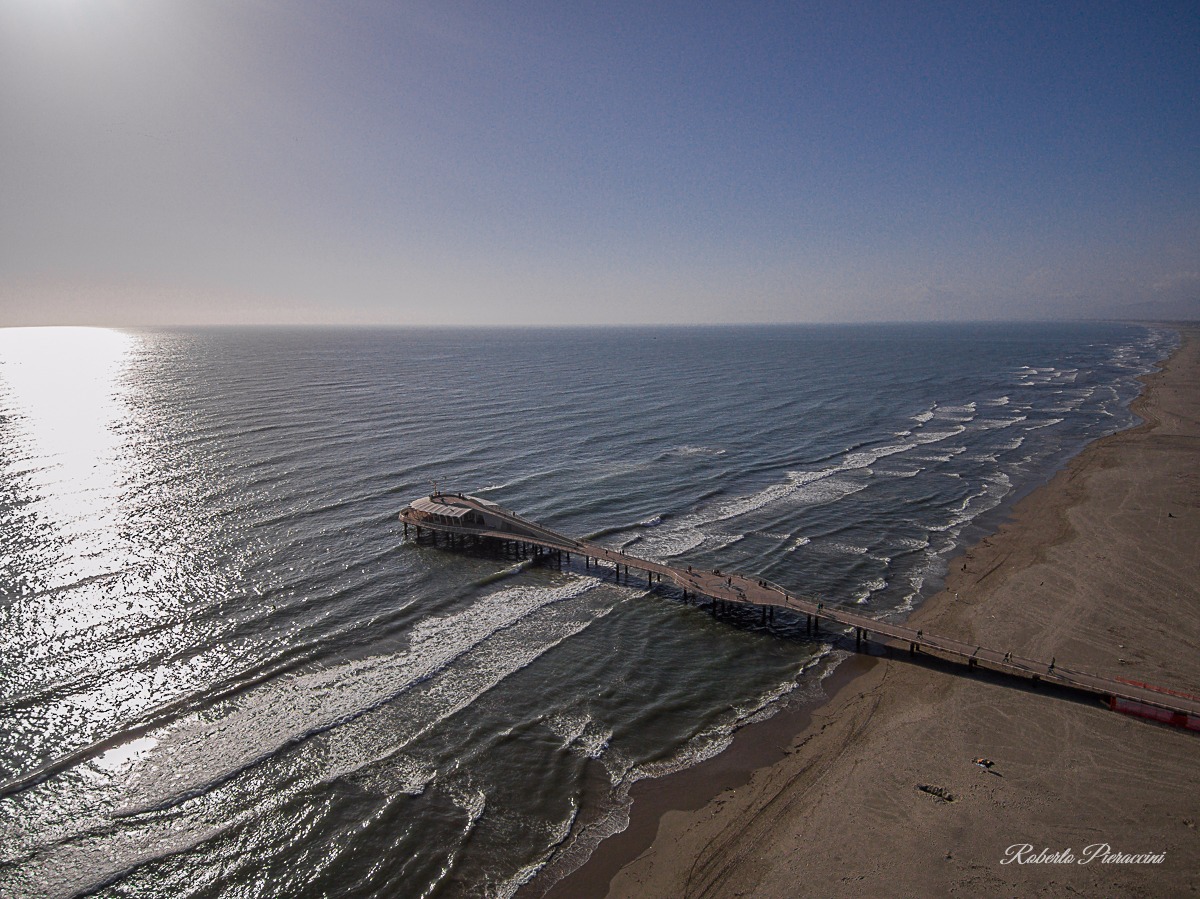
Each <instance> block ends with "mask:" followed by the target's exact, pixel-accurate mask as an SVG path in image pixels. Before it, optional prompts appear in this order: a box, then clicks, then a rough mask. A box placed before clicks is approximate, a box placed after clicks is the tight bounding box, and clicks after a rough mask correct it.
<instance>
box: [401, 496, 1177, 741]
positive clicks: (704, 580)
mask: <svg viewBox="0 0 1200 899" xmlns="http://www.w3.org/2000/svg"><path fill="white" fill-rule="evenodd" d="M400 520H401V521H402V522H403V523H404V532H405V535H406V536H407V535H408V533H409V529H410V528H415V529H416V536H417V537H418V538H419V537H421V535H422V534H423V533H424V532H425V531H429V532H431V533H432V534H433V535H434V539H435V540H436V539H437V536H436V535H438V534H442V535H444V536H445V537H446V539H447V541H448V542H449V544H450V545H452V546H453V545H455V544H456V543H457V544H459V545H464V544H465V542H466V541H469V540H475V541H502V542H504V543H505V544H507V545H510V546H512V547H513V548H514V549H515V551H516V552H517V553H518V554H520V553H526V554H531V555H540V554H544V553H555V554H558V556H559V558H562V557H563V556H565V558H566V560H567V561H568V562H570V560H571V555H572V554H575V555H576V556H579V557H580V558H582V559H583V564H584V567H585V568H590V567H591V566H593V565H595V566H601V565H606V566H608V565H611V566H612V568H613V570H614V571H615V572H616V574H617V576H618V577H620V575H621V572H622V569H624V574H625V577H626V578H627V579H628V577H629V572H630V570H634V571H637V572H640V573H641V574H643V575H645V577H646V585H647V587H651V586H653V585H654V584H655V583H660V582H662V580H663V579H664V578H665V579H666V580H667V581H669V582H670V583H672V584H674V585H675V586H676V587H678V588H679V589H680V590H682V591H683V596H684V599H685V600H686V599H688V598H696V599H699V598H701V597H705V598H707V599H709V600H710V601H711V602H712V603H713V605H712V609H713V614H717V613H718V612H719V611H721V610H722V609H729V608H733V607H736V606H750V607H756V608H758V609H759V610H760V614H761V616H762V620H763V621H769V620H773V618H774V615H775V610H776V609H785V610H787V611H789V612H792V613H794V614H797V615H803V616H805V624H806V627H807V629H808V630H809V631H810V632H812V633H819V632H820V629H821V627H822V625H825V626H830V625H837V626H839V627H842V628H847V629H849V630H851V631H853V633H854V642H855V646H856V647H857V648H859V649H861V648H863V646H864V644H867V643H869V642H870V641H875V642H876V643H880V644H882V645H883V646H885V647H888V648H889V650H890V649H893V648H899V649H900V650H901V651H904V650H905V649H907V651H908V652H909V653H910V654H912V655H914V656H915V655H917V654H920V653H928V654H931V655H935V656H938V657H941V658H943V659H947V660H950V661H955V662H959V663H961V664H964V665H966V666H967V668H968V669H971V670H974V669H977V668H986V669H988V670H991V671H996V672H1000V673H1003V674H1007V675H1012V676H1014V677H1019V678H1022V679H1024V680H1025V681H1026V682H1027V683H1029V684H1032V685H1035V686H1036V685H1037V684H1039V683H1046V684H1053V685H1054V686H1056V687H1062V688H1066V689H1069V690H1074V691H1078V692H1081V693H1086V694H1091V695H1093V696H1097V697H1100V698H1102V699H1103V700H1104V701H1105V702H1106V703H1107V704H1108V706H1109V708H1112V709H1115V710H1117V711H1121V712H1124V713H1126V714H1130V715H1135V716H1138V717H1142V718H1148V719H1150V720H1155V721H1159V722H1162V723H1165V724H1170V725H1173V726H1175V727H1182V728H1186V729H1188V730H1193V731H1200V698H1197V697H1194V696H1190V695H1188V694H1184V693H1178V692H1175V691H1172V690H1166V689H1162V688H1157V687H1153V686H1150V685H1148V684H1140V683H1136V682H1131V681H1124V680H1118V679H1115V678H1109V677H1102V676H1100V675H1095V674H1089V673H1087V672H1083V671H1078V670H1076V669H1073V668H1069V667H1064V666H1062V665H1059V664H1057V663H1056V660H1054V659H1051V660H1050V661H1045V660H1040V659H1030V658H1024V657H1022V656H1018V655H1015V654H1013V653H1012V652H1002V651H1000V650H997V649H991V648H989V647H984V646H977V645H975V644H971V643H964V642H962V641H961V640H955V639H952V638H949V637H941V636H938V635H936V634H929V633H925V632H924V631H923V630H921V629H918V628H912V627H908V626H906V625H903V624H892V623H889V622H884V621H878V620H876V619H874V618H871V617H869V616H867V615H863V614H862V613H860V612H857V611H854V610H851V609H847V608H845V607H841V606H835V605H829V604H826V603H824V602H821V601H819V600H817V599H813V598H811V597H806V596H802V595H799V594H795V593H792V592H790V591H788V590H786V589H785V588H783V587H781V586H779V585H777V584H773V583H771V582H770V581H767V580H765V579H763V578H757V577H752V576H747V575H743V574H738V573H736V572H732V571H724V570H722V569H715V568H714V569H711V570H699V569H696V568H693V567H692V566H690V565H688V566H686V567H683V568H678V567H675V566H671V565H665V564H663V563H661V562H654V561H651V560H649V559H642V558H639V557H638V556H633V555H630V554H628V553H623V552H620V551H618V550H613V549H608V548H607V547H604V546H601V545H599V544H598V543H593V542H591V541H588V540H579V539H576V538H574V537H568V536H565V535H563V534H559V533H557V532H556V531H552V530H550V529H549V528H546V527H543V526H542V525H539V524H537V523H536V522H533V521H529V520H528V519H525V518H521V517H520V516H519V515H516V514H515V513H513V512H511V511H509V510H507V509H504V508H501V507H500V506H498V505H496V504H495V503H492V502H489V501H488V500H483V499H479V498H478V497H473V496H467V495H465V494H462V493H434V494H432V495H430V496H429V497H426V498H422V499H419V500H416V501H414V502H413V503H412V504H411V505H409V506H408V507H406V508H405V509H404V510H403V511H401V513H400Z"/></svg>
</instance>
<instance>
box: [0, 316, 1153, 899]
mask: <svg viewBox="0 0 1200 899" xmlns="http://www.w3.org/2000/svg"><path fill="white" fill-rule="evenodd" d="M1174 341H1175V336H1174V334H1172V333H1171V332H1169V331H1162V330H1153V329H1146V328H1141V327H1133V326H1115V325H1088V326H1083V325H1076V326H1044V325H1039V326H1036V327H1035V326H886V327H885V326H878V327H875V326H872V327H821V328H801V327H795V328H771V329H765V328H764V329H760V328H743V329H695V330H692V329H629V330H622V329H616V330H561V331H560V330H544V331H353V330H347V331H306V330H214V331H166V332H134V331H126V332H123V331H109V330H102V329H36V330H21V329H10V330H6V331H0V521H2V527H0V708H2V709H3V713H4V714H3V718H2V719H0V766H2V768H3V778H2V779H3V780H4V782H5V783H6V784H7V788H6V791H5V795H4V797H3V798H0V893H3V894H4V895H15V896H70V895H75V894H77V893H80V892H85V891H89V890H90V891H98V892H99V894H100V895H104V896H222V897H225V896H229V897H241V896H278V895H288V896H321V895H339V896H343V895H344V896H372V895H380V896H394V895H401V896H425V895H463V894H469V895H508V894H511V893H512V892H513V891H514V890H515V889H516V888H517V887H518V886H519V885H520V884H521V883H523V882H525V881H527V880H528V879H529V878H530V877H532V876H533V875H534V874H535V873H537V872H538V871H539V870H541V869H543V868H547V867H549V868H552V869H553V870H554V871H555V872H563V871H566V870H569V869H570V868H571V867H572V866H574V865H575V864H578V862H580V861H582V860H583V859H584V858H586V855H587V853H588V852H589V851H590V850H591V848H592V847H593V846H594V845H595V844H596V842H597V841H598V840H599V839H600V838H602V837H603V836H604V835H606V834H607V833H610V832H612V831H613V830H615V829H617V828H619V827H621V826H623V823H624V820H625V814H626V811H627V807H628V791H629V787H630V785H631V784H632V783H633V782H635V781H636V780H637V779H639V778H642V777H646V776H652V775H655V774H659V773H663V772H666V771H670V770H675V769H677V768H680V767H683V766H686V765H689V764H692V763H694V762H695V761H696V760H698V759H701V758H705V757H708V756H710V755H712V754H713V753H715V752H718V751H719V750H720V749H721V748H723V747H724V746H725V745H727V744H728V741H729V739H730V735H731V733H732V732H733V731H734V730H735V729H736V728H737V727H738V726H739V725H740V724H742V723H744V722H746V721H748V720H752V719H754V718H756V717H760V716H763V715H768V714H771V713H772V711H773V710H774V709H776V708H778V706H779V704H780V703H781V702H789V701H797V700H803V698H805V697H809V696H813V695H815V694H816V691H817V683H818V680H819V678H820V676H821V675H822V673H824V672H825V671H826V669H827V667H828V663H829V661H830V656H829V648H828V646H827V645H823V644H820V643H814V642H812V641H811V640H810V639H809V638H807V637H806V636H805V635H804V633H803V622H802V621H801V622H800V623H799V625H797V622H796V621H795V620H792V619H788V618H786V617H785V616H783V615H780V616H778V617H777V618H776V621H775V623H774V625H773V626H772V627H771V628H770V629H767V628H765V627H764V626H763V625H761V623H760V622H759V620H758V616H757V615H754V614H753V613H750V612H743V613H741V614H740V615H735V616H734V617H733V619H732V620H728V619H723V620H714V619H713V618H712V617H710V616H709V615H708V614H706V612H705V611H704V610H703V609H701V608H697V607H695V606H691V605H685V604H683V603H681V602H680V601H679V597H678V595H676V594H673V593H672V592H671V591H669V590H666V589H658V590H655V591H653V592H647V590H646V589H645V586H644V584H639V583H638V582H637V581H636V579H635V580H634V581H632V582H629V583H626V582H624V581H622V582H620V583H617V582H614V581H613V580H612V577H611V574H609V575H608V576H607V578H602V577H597V576H596V574H597V572H595V571H594V570H583V569H581V568H579V567H568V568H566V569H563V570H558V569H557V568H549V567H525V566H517V565H516V563H515V560H513V559H507V558H500V557H495V556H488V555H484V554H460V553H450V552H447V551H446V550H444V549H438V548H434V547H431V546H427V545H420V546H418V545H415V544H413V543H408V542H405V541H404V540H403V538H402V529H401V527H400V524H399V522H398V521H397V520H396V513H397V512H398V511H399V509H400V508H401V507H402V506H403V505H405V503H406V502H407V501H408V500H410V499H413V498H415V497H417V496H420V495H423V494H426V493H428V492H429V491H430V489H431V487H432V486H433V484H435V483H436V484H437V485H438V486H439V487H441V488H442V489H446V490H462V491H465V492H468V493H474V494H477V495H480V496H484V497H487V498H489V499H491V500H494V501H496V502H499V503H501V504H502V505H505V506H507V507H509V508H511V509H513V510H515V511H517V512H519V513H520V514H522V515H525V516H527V517H530V518H533V519H535V520H538V521H541V522H543V523H545V524H547V525H548V526H550V527H553V528H555V529H557V530H560V531H562V532H564V533H567V534H572V535H576V536H593V535H595V536H598V538H599V539H600V540H601V541H602V542H605V543H607V544H609V545H611V546H614V547H623V548H625V549H627V550H628V551H630V552H633V553H635V554H640V555H645V556H648V557H652V558H657V559H663V560H671V561H673V562H676V563H685V564H693V563H694V564H697V565H715V566H720V567H722V568H728V569H731V570H740V571H743V572H746V573H751V574H756V575H760V576H763V577H766V578H769V579H771V580H773V581H776V582H778V583H780V584H783V585H786V586H788V587H789V588H792V589H794V590H796V591H799V592H805V593H809V594H818V595H820V596H821V597H823V598H825V599H827V600H828V601H833V602H845V603H857V604H860V605H861V606H862V608H863V609H865V610H867V611H868V612H869V613H871V614H873V615H877V616H880V617H888V616H902V615H903V614H904V613H905V612H906V611H907V610H909V609H910V608H912V606H913V604H914V603H916V602H919V601H920V599H921V597H923V596H926V595H928V594H929V593H930V592H931V591H932V590H934V589H935V588H936V586H937V584H938V582H939V579H940V577H941V576H942V574H943V573H944V570H945V564H946V560H947V557H948V556H949V555H950V554H951V553H953V552H954V550H955V548H956V547H958V546H960V545H961V544H962V543H963V542H964V541H965V540H968V539H970V538H971V537H972V536H973V535H974V534H977V533H978V532H979V531H980V529H983V528H986V527H990V526H991V525H993V524H994V523H995V520H996V517H997V516H998V515H1000V514H1002V513H1003V511H1004V508H1005V507H1006V504H1007V503H1009V502H1011V500H1012V499H1013V497H1015V496H1017V495H1019V494H1020V493H1021V492H1023V491H1027V490H1028V489H1031V488H1032V487H1033V486H1034V485H1036V484H1037V483H1040V482H1041V481H1043V480H1044V479H1045V478H1046V477H1047V476H1048V474H1049V473H1051V472H1052V471H1053V470H1054V469H1055V468H1056V467H1057V466H1059V465H1061V464H1062V463H1063V462H1064V461H1065V460H1066V459H1068V458H1069V457H1070V456H1072V455H1073V454H1074V453H1076V452H1077V451H1078V450H1079V449H1080V448H1081V447H1082V446H1083V445H1084V444H1085V443H1086V442H1088V441H1090V440H1092V439H1094V438H1095V437H1097V436H1100V435H1102V434H1105V433H1109V432H1112V431H1114V430H1117V429H1119V428H1121V427H1125V426H1127V425H1128V424H1130V423H1131V422H1132V417H1131V415H1130V413H1129V412H1128V403H1129V401H1130V399H1131V398H1132V397H1133V396H1134V395H1136V392H1137V384H1136V380H1135V378H1136V376H1137V375H1139V374H1141V373H1144V372H1146V371H1148V370H1150V369H1151V368H1152V367H1153V365H1154V364H1155V363H1156V362H1157V361H1158V360H1160V359H1161V358H1162V357H1163V356H1165V355H1166V353H1167V352H1168V351H1169V349H1170V348H1171V347H1172V346H1173V345H1174Z"/></svg>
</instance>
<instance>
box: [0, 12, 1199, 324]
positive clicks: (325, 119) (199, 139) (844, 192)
mask: <svg viewBox="0 0 1200 899" xmlns="http://www.w3.org/2000/svg"><path fill="white" fill-rule="evenodd" d="M1198 48H1200V6H1197V4H1196V2H1195V0H1190V2H1170V0H1161V2H1150V0H1144V2H1129V3H1111V2H1105V0H1090V2H1084V3H1055V2H1037V3H1022V2H1017V0H1005V2H999V3H984V2H969V0H960V2H946V3H926V2H920V0H909V2H900V0H897V2H856V0H844V2H834V0H824V2H803V0H797V2H790V3H784V2H770V0H761V2H728V3H722V2H704V0H689V2H679V3H675V2H653V0H640V2H630V3H626V2H622V0H606V2H603V3H600V2H588V0H578V2H562V0H558V2H524V0H508V2H500V3H497V2H478V3H476V2H460V0H434V2H421V0H417V2H403V0H391V2H382V0H378V2H377V0H337V2H333V0H325V2H311V0H0V325H57V324H86V325H110V326H139V325H141V326H158V325H206V324H274V323H278V324H311V325H321V324H346V325H373V324H379V325H580V324H657V323H681V324H719V323H743V322H744V323H774V322H779V323H789V322H850V321H901V320H903V321H910V320H918V321H924V320H928V321H948V320H1007V319H1074V318H1192V319H1195V318H1200V49H1198Z"/></svg>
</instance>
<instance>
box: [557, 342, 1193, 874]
mask: <svg viewBox="0 0 1200 899" xmlns="http://www.w3.org/2000/svg"><path fill="white" fill-rule="evenodd" d="M1181 333H1182V334H1183V338H1184V339H1183V343H1182V345H1181V347H1180V349H1179V350H1178V351H1177V352H1176V353H1175V354H1174V356H1172V358H1171V359H1170V360H1169V361H1168V362H1167V363H1166V365H1165V367H1164V370H1163V371H1162V372H1159V373H1156V374H1154V375H1151V376H1149V377H1148V378H1147V379H1146V382H1147V383H1146V389H1145V390H1144V392H1143V394H1142V396H1141V398H1139V400H1138V401H1137V402H1136V403H1135V406H1134V408H1135V410H1136V411H1138V413H1139V414H1140V415H1141V416H1142V417H1143V418H1144V419H1145V423H1144V424H1142V425H1141V426H1139V427H1136V428H1133V429H1130V430H1128V431H1124V432H1122V433H1120V434H1115V435H1113V436H1111V437H1108V438H1105V439H1103V440H1100V441H1097V442H1096V443H1094V444H1092V445H1091V446H1089V447H1088V448H1086V449H1085V450H1084V451H1083V452H1082V453H1081V454H1080V455H1079V456H1078V457H1077V458H1076V459H1075V460H1073V461H1072V462H1071V464H1069V465H1068V466H1067V467H1066V468H1064V469H1063V470H1062V471H1060V472H1059V473H1058V474H1057V475H1056V476H1055V477H1054V478H1053V479H1052V480H1051V482H1050V483H1049V484H1047V485H1045V486H1044V487H1042V488H1039V489H1038V490H1036V491H1034V492H1033V493H1031V494H1030V495H1029V496H1027V497H1026V498H1025V499H1023V500H1022V501H1021V502H1020V503H1018V504H1017V505H1016V507H1015V508H1014V510H1013V514H1012V516H1011V518H1010V520H1009V521H1008V523H1006V524H1005V525H1003V526H1002V527H1001V528H1000V529H999V530H998V531H997V533H995V534H994V535H992V536H990V537H987V538H985V539H983V540H982V541H980V543H978V544H977V545H976V546H974V547H972V548H971V550H969V551H968V552H967V553H965V554H964V555H963V556H962V557H961V558H959V559H958V560H956V561H955V562H953V563H952V564H951V566H950V573H949V574H948V576H947V579H946V586H945V589H944V590H943V591H942V592H941V593H940V594H938V595H937V596H935V597H932V598H931V599H929V600H928V601H926V602H925V603H924V604H923V605H922V606H921V607H920V609H918V610H917V612H915V613H914V614H913V616H912V617H911V618H910V621H912V622H914V623H920V624H921V625H922V626H923V627H925V628H926V629H928V630H929V631H930V632H936V633H939V634H944V635H946V636H951V637H957V638H960V639H963V640H966V641H970V642H978V643H982V644H984V645H990V646H995V647H998V648H1002V647H1004V648H1006V647H1010V646H1011V647H1012V648H1013V650H1014V651H1015V652H1017V653H1019V654H1021V655H1025V656H1029V657H1033V658H1040V657H1044V658H1045V659H1046V660H1047V661H1048V660H1050V659H1051V658H1054V659H1056V660H1057V662H1058V664H1060V665H1069V666H1070V667H1072V668H1077V669H1081V670H1086V671H1091V672H1094V673H1097V674H1104V675H1108V676H1117V677H1125V678H1130V679H1134V680H1138V681H1143V682H1148V683H1151V684H1155V685H1159V686H1166V687H1170V688H1173V689H1177V690H1183V691H1186V692H1189V693H1193V694H1200V587H1198V585H1200V330H1197V329H1195V328H1183V329H1181ZM843 667H845V666H843ZM831 685H832V686H833V687H835V689H833V690H831V692H832V693H833V696H832V698H831V699H830V701H829V702H827V703H826V704H824V705H822V706H820V707H818V708H817V709H815V710H809V711H805V712H802V713H801V712H796V713H794V715H793V716H791V717H784V716H781V720H779V721H776V722H774V725H772V722H766V724H765V725H763V726H762V728H760V731H759V732H758V734H757V735H756V733H755V732H753V731H751V732H748V733H746V734H743V735H739V739H738V741H736V742H735V745H734V747H733V748H731V749H730V750H728V751H727V752H726V753H724V754H723V756H719V757H718V758H717V759H714V760H711V762H710V763H706V766H708V767H707V768H706V767H705V766H700V768H699V769H694V772H693V773H691V774H690V779H689V776H687V773H686V772H685V773H684V775H685V776H678V777H676V778H675V779H672V778H666V779H664V782H663V783H662V784H658V785H653V784H650V785H647V786H645V787H642V789H641V790H640V791H639V794H635V805H634V812H633V820H632V824H631V828H630V830H629V831H627V833H626V834H625V835H622V836H621V837H616V838H613V839H610V840H608V841H606V843H604V844H602V845H601V847H600V848H599V849H598V850H597V852H596V853H595V855H594V856H593V858H592V859H591V860H590V861H589V862H588V863H587V864H586V865H585V866H584V867H583V868H581V869H580V870H579V871H578V872H576V874H575V875H574V876H572V877H570V878H568V879H566V880H564V881H563V882H562V883H560V884H559V885H558V888H557V889H555V890H554V891H553V893H554V894H555V895H560V896H590V895H595V896H602V895H605V894H607V895H609V896H611V897H658V896H663V897H666V896H670V897H678V896H765V897H775V896H778V897H785V896H786V897H792V896H798V895H820V896H841V895H847V896H849V895H854V896H858V895H862V894H867V895H1022V896H1026V895H1035V896H1040V895H1045V896H1051V895H1053V896H1058V895H1063V894H1068V895H1069V894H1075V893H1078V894H1083V895H1107V896H1164V895H1193V894H1197V893H1200V735H1197V734H1193V733H1188V732H1185V731H1180V730H1175V729H1171V728H1167V727H1163V726H1160V725H1154V724H1150V723H1148V722H1143V721H1140V720H1137V719H1133V718H1129V717H1126V716H1123V715H1120V714H1117V713H1114V712H1111V711H1109V710H1108V709H1107V708H1105V707H1103V706H1102V705H1101V704H1100V703H1098V702H1095V701H1088V700H1080V699H1073V698H1070V697H1068V696H1066V695H1064V694H1061V693H1055V692H1052V691H1048V690H1046V689H1044V688H1043V689H1042V690H1034V689H1029V688H1027V687H1024V686H1020V685H1018V684H1017V683H1016V682H1015V681H1012V680H1007V679H1005V678H1002V677H997V676H991V675H986V674H980V675H974V676H971V675H966V674H963V673H962V672H961V669H959V668H954V667H952V666H943V665H939V664H937V663H935V662H931V661H930V660H928V659H918V661H917V662H916V663H914V662H912V661H910V660H908V659H907V658H906V657H904V656H903V655H901V654H897V655H896V656H895V657H894V658H890V659H860V660H858V661H857V662H856V663H855V665H854V666H853V668H847V671H846V672H845V673H843V674H842V675H841V676H836V675H835V677H834V678H831ZM785 715H786V713H785ZM789 728H790V729H789ZM760 743H768V744H770V746H769V747H768V748H769V752H766V754H765V755H764V749H763V746H762V745H760ZM980 756H982V757H987V758H989V759H991V760H992V761H993V762H994V765H993V767H992V768H991V769H985V768H983V767H980V766H978V765H975V764H973V763H972V760H973V759H975V758H976V757H980ZM722 757H726V758H725V759H724V761H723V762H719V760H720V759H722ZM764 759H766V762H765V763H764ZM639 786H640V785H639ZM922 788H925V789H922ZM718 790H719V791H720V792H719V793H717V791H718ZM714 794H716V795H715V797H714ZM698 797H700V798H705V799H707V797H714V798H711V799H707V801H704V802H703V804H701V803H700V801H699V798H698ZM664 810H666V811H664ZM652 832H653V837H651V833H652ZM1024 844H1028V845H1029V846H1030V847H1031V848H1030V849H1029V850H1028V851H1026V852H1024V853H1021V852H1020V851H1016V855H1017V857H1016V858H1014V859H1013V860H1012V861H1011V862H1009V863H1007V864H1005V863H1004V861H1005V859H1006V857H1009V856H1010V855H1011V854H1012V852H1013V851H1014V850H1010V847H1014V846H1018V847H1019V846H1022V845H1024ZM1097 845H1099V846H1105V845H1107V846H1108V847H1110V848H1109V850H1108V851H1109V852H1110V853H1113V854H1115V853H1124V854H1127V855H1143V854H1152V855H1155V856H1157V855H1158V854H1163V858H1162V860H1161V862H1159V863H1150V862H1146V861H1143V862H1141V863H1130V862H1128V861H1126V862H1125V863H1121V862H1119V861H1117V860H1116V857H1115V855H1109V856H1108V858H1109V861H1107V862H1105V861H1103V858H1104V850H1103V849H1101V850H1096V851H1097V853H1098V854H1097V855H1096V856H1095V857H1094V858H1093V860H1092V861H1090V863H1087V864H1081V863H1080V862H1081V861H1083V860H1084V859H1085V858H1087V856H1085V854H1084V852H1085V848H1086V847H1089V846H1097ZM1043 850H1046V851H1045V852H1043ZM1039 853H1040V856H1039ZM1068 853H1069V856H1068ZM635 855H636V858H634V856H635ZM1039 857H1040V858H1042V859H1047V858H1051V859H1054V860H1053V861H1040V862H1038V861H1034V860H1033V859H1036V858H1039ZM1022 862H1024V863H1022ZM622 864H623V867H619V869H618V866H619V865H622ZM614 875H615V876H614ZM610 879H611V883H610ZM606 885H607V889H606Z"/></svg>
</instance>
